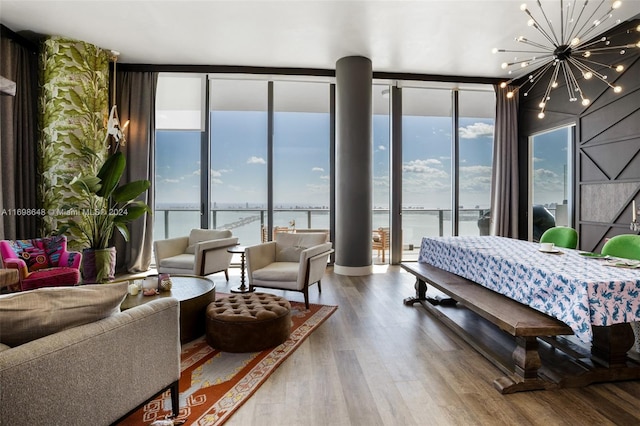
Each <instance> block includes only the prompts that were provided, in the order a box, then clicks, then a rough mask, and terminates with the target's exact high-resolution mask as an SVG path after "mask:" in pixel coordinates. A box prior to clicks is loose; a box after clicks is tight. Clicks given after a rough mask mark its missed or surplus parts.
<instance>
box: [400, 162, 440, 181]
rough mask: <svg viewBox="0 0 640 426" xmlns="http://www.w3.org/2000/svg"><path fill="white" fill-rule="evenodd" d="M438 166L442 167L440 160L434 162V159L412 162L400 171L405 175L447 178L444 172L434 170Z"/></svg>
mask: <svg viewBox="0 0 640 426" xmlns="http://www.w3.org/2000/svg"><path fill="white" fill-rule="evenodd" d="M440 165H442V163H441V162H440V160H436V159H434V158H430V159H427V160H412V161H409V162H408V163H405V164H404V166H402V171H403V172H406V173H420V174H428V175H429V176H430V177H442V178H445V177H449V175H448V174H447V173H446V172H445V171H443V170H440V169H438V168H436V167H437V166H440ZM434 166H435V167H434Z"/></svg>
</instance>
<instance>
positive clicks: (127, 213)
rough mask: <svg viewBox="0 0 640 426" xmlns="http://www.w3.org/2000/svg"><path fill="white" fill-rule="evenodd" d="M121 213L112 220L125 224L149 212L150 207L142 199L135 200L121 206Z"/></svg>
mask: <svg viewBox="0 0 640 426" xmlns="http://www.w3.org/2000/svg"><path fill="white" fill-rule="evenodd" d="M121 213H123V214H122V215H118V216H116V217H115V219H114V220H113V221H114V222H115V223H116V224H125V223H129V222H131V221H132V220H135V219H137V218H139V217H141V216H142V215H143V214H145V213H151V209H150V208H149V206H147V205H146V204H145V203H143V202H142V201H136V202H134V203H131V204H129V205H127V206H126V207H123V211H122V212H121Z"/></svg>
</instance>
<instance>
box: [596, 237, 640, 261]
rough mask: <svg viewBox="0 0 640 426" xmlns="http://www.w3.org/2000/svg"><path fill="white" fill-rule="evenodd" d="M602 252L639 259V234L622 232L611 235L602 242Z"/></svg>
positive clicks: (624, 257)
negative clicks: (607, 239)
mask: <svg viewBox="0 0 640 426" xmlns="http://www.w3.org/2000/svg"><path fill="white" fill-rule="evenodd" d="M602 254H604V255H609V256H614V257H622V258H623V259H636V260H640V235H635V234H622V235H616V236H615V237H612V238H610V239H609V241H607V242H606V243H604V246H603V247H602Z"/></svg>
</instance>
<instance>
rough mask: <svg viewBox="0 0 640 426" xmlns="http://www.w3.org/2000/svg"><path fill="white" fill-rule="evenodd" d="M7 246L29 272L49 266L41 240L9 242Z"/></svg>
mask: <svg viewBox="0 0 640 426" xmlns="http://www.w3.org/2000/svg"><path fill="white" fill-rule="evenodd" d="M9 244H10V245H11V248H12V249H13V251H14V252H15V254H16V255H17V256H18V257H19V258H21V259H22V260H24V262H25V263H26V264H27V269H29V271H37V270H39V269H44V268H48V267H49V266H50V265H49V257H48V256H47V251H46V247H45V243H44V241H43V239H41V238H33V239H30V240H15V241H9Z"/></svg>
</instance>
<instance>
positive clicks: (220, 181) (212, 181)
mask: <svg viewBox="0 0 640 426" xmlns="http://www.w3.org/2000/svg"><path fill="white" fill-rule="evenodd" d="M211 183H212V184H214V185H222V180H220V179H215V178H212V179H211Z"/></svg>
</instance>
